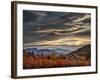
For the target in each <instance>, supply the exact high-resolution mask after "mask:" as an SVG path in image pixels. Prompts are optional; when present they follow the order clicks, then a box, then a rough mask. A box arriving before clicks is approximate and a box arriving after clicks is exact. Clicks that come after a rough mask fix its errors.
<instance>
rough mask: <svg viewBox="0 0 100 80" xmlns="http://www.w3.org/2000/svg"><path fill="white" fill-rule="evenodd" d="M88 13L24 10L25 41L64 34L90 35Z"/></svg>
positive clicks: (56, 37) (57, 36)
mask: <svg viewBox="0 0 100 80" xmlns="http://www.w3.org/2000/svg"><path fill="white" fill-rule="evenodd" d="M90 22H91V15H90V14H88V13H69V12H48V11H28V10H24V11H23V36H24V37H23V38H24V39H23V40H24V43H25V44H26V43H30V42H38V41H45V40H46V41H47V40H56V39H59V38H62V37H64V36H90Z"/></svg>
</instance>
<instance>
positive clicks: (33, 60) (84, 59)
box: [23, 45, 91, 69]
mask: <svg viewBox="0 0 100 80" xmlns="http://www.w3.org/2000/svg"><path fill="white" fill-rule="evenodd" d="M90 51H91V50H90V45H86V46H84V47H82V48H80V49H78V50H76V51H74V52H71V53H69V54H67V55H61V56H57V55H56V54H54V53H52V54H50V55H48V56H43V55H39V56H37V55H32V54H30V53H29V52H25V51H23V69H35V68H56V67H75V66H90V65H91V58H90V56H91V55H90V54H91V52H90Z"/></svg>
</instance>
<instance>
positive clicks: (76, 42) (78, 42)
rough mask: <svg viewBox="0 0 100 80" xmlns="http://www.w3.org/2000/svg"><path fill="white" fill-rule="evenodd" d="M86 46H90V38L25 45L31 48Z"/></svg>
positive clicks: (68, 38) (61, 39) (73, 38)
mask: <svg viewBox="0 0 100 80" xmlns="http://www.w3.org/2000/svg"><path fill="white" fill-rule="evenodd" d="M86 44H90V39H89V38H88V37H65V38H60V39H57V40H51V41H39V42H35V43H34V42H33V43H29V44H25V46H29V45H30V46H31V45H51V46H53V45H67V46H83V45H86Z"/></svg>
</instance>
